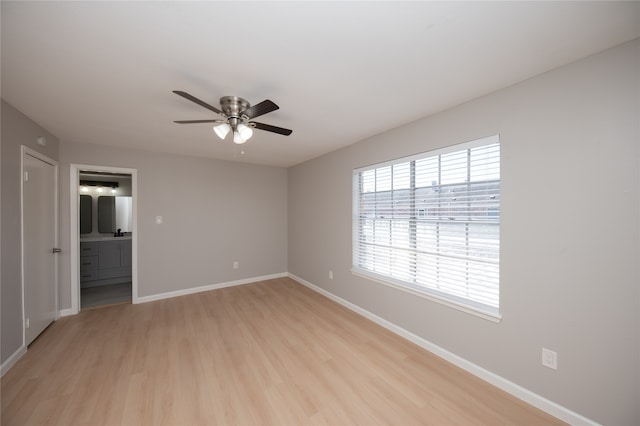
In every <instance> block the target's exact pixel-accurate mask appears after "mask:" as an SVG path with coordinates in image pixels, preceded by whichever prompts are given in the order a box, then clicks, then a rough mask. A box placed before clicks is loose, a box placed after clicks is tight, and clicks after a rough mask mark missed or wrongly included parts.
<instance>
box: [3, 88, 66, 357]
mask: <svg viewBox="0 0 640 426" xmlns="http://www.w3.org/2000/svg"><path fill="white" fill-rule="evenodd" d="M38 136H43V137H44V138H45V139H46V141H47V145H46V146H44V147H43V146H40V145H38V143H37V138H38ZM1 138H2V154H1V155H0V158H1V159H2V188H1V194H2V204H1V205H2V211H1V219H0V224H1V225H0V235H1V236H2V238H1V240H2V247H1V251H2V265H1V270H2V284H1V285H0V291H1V294H0V299H1V304H2V307H1V308H2V311H1V312H2V313H1V318H0V321H1V323H2V326H1V335H0V347H1V353H0V358H1V362H4V361H6V360H7V358H9V357H10V356H11V355H13V354H14V353H15V352H16V351H17V350H18V349H20V347H21V346H22V331H23V330H22V317H23V315H22V282H21V264H22V252H21V249H20V247H21V236H20V161H21V159H20V156H21V148H20V146H21V145H26V146H27V147H29V148H32V149H33V150H35V151H38V152H40V153H41V154H44V155H46V156H47V157H49V158H51V159H52V160H57V159H58V139H57V138H56V137H55V136H53V135H52V134H50V133H49V132H47V131H46V130H44V129H43V128H42V127H40V126H38V125H37V124H36V123H34V122H33V121H31V120H30V119H29V118H28V117H26V116H25V115H24V114H22V113H21V112H19V111H18V110H16V109H15V108H14V107H12V106H11V105H9V104H8V103H6V102H5V101H4V100H3V101H2V135H1Z"/></svg>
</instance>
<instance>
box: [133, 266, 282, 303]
mask: <svg viewBox="0 0 640 426" xmlns="http://www.w3.org/2000/svg"><path fill="white" fill-rule="evenodd" d="M287 276H289V274H288V273H286V272H282V273H280V274H272V275H264V276H261V277H253V278H245V279H242V280H237V281H228V282H225V283H218V284H210V285H204V286H201V287H191V288H186V289H184V290H176V291H169V292H167V293H159V294H152V295H151V296H143V297H139V298H138V300H137V301H136V302H134V303H146V302H154V301H156V300H162V299H170V298H172V297H178V296H186V295H188V294H194V293H201V292H203V291H209V290H217V289H219V288H225V287H234V286H238V285H244V284H251V283H255V282H258V281H266V280H272V279H274V278H283V277H287Z"/></svg>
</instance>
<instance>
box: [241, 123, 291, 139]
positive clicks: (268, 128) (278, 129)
mask: <svg viewBox="0 0 640 426" xmlns="http://www.w3.org/2000/svg"><path fill="white" fill-rule="evenodd" d="M249 124H250V125H251V126H252V127H255V128H256V129H260V130H266V131H267V132H273V133H278V134H280V135H285V136H289V135H290V134H291V133H293V130H289V129H284V128H282V127H277V126H272V125H271V124H264V123H257V122H255V121H251V122H249Z"/></svg>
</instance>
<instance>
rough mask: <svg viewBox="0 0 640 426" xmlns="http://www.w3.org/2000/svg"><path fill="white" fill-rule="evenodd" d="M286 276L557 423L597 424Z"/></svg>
mask: <svg viewBox="0 0 640 426" xmlns="http://www.w3.org/2000/svg"><path fill="white" fill-rule="evenodd" d="M288 275H289V277H290V278H291V279H293V280H295V281H297V282H298V283H300V284H302V285H304V286H305V287H308V288H310V289H311V290H313V291H315V292H317V293H320V294H322V295H323V296H325V297H327V298H329V299H331V300H333V301H334V302H336V303H339V304H340V305H342V306H344V307H346V308H348V309H350V310H352V311H353V312H355V313H357V314H359V315H362V316H363V317H365V318H367V319H369V320H371V321H373V322H375V323H376V324H378V325H380V326H382V327H384V328H386V329H387V330H390V331H392V332H394V333H396V334H397V335H399V336H400V337H403V338H405V339H407V340H409V341H410V342H412V343H415V344H416V345H418V346H420V347H422V348H423V349H426V350H427V351H429V352H431V353H433V354H434V355H437V356H439V357H440V358H443V359H444V360H446V361H449V362H450V363H452V364H454V365H456V366H458V367H460V368H462V369H463V370H465V371H467V372H469V373H471V374H473V375H474V376H476V377H479V378H480V379H482V380H484V381H486V382H488V383H491V384H492V385H494V386H496V387H498V388H500V389H502V390H503V391H505V392H507V393H509V394H511V395H513V396H515V397H516V398H519V399H521V400H522V401H524V402H526V403H528V404H530V405H533V406H534V407H536V408H539V409H540V410H542V411H544V412H546V413H549V414H551V415H552V416H554V417H557V418H558V419H560V420H562V421H564V422H567V423H569V424H572V425H593V426H596V425H598V423H596V422H594V421H593V420H591V419H588V418H586V417H584V416H582V415H580V414H578V413H575V412H573V411H571V410H569V409H568V408H565V407H563V406H561V405H560V404H557V403H555V402H553V401H550V400H548V399H547V398H545V397H543V396H540V395H538V394H536V393H534V392H531V391H530V390H528V389H525V388H523V387H522V386H520V385H517V384H515V383H513V382H511V381H509V380H507V379H505V378H504V377H501V376H498V375H497V374H495V373H492V372H491V371H489V370H486V369H484V368H482V367H480V366H479V365H476V364H474V363H472V362H470V361H468V360H466V359H464V358H462V357H460V356H458V355H456V354H454V353H452V352H449V351H448V350H446V349H444V348H442V347H440V346H438V345H436V344H434V343H431V342H429V341H428V340H426V339H423V338H422V337H419V336H416V335H415V334H413V333H411V332H409V331H407V330H405V329H404V328H402V327H399V326H397V325H395V324H393V323H391V322H389V321H387V320H385V319H384V318H381V317H379V316H377V315H376V314H374V313H371V312H369V311H367V310H365V309H363V308H361V307H359V306H357V305H354V304H353V303H351V302H349V301H347V300H345V299H342V298H341V297H338V296H336V295H335V294H333V293H330V292H328V291H327V290H324V289H322V288H320V287H318V286H316V285H314V284H311V283H310V282H309V281H306V280H304V279H302V278H300V277H297V276H295V275H293V274H291V273H290V274H288Z"/></svg>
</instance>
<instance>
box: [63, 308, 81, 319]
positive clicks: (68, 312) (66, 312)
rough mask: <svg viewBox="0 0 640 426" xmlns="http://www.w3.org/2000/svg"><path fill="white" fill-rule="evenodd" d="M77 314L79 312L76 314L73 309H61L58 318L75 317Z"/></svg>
mask: <svg viewBox="0 0 640 426" xmlns="http://www.w3.org/2000/svg"><path fill="white" fill-rule="evenodd" d="M75 314H77V312H75V311H74V310H73V309H71V308H68V309H61V310H60V311H59V312H58V316H59V317H60V318H62V317H68V316H69V315H75Z"/></svg>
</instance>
